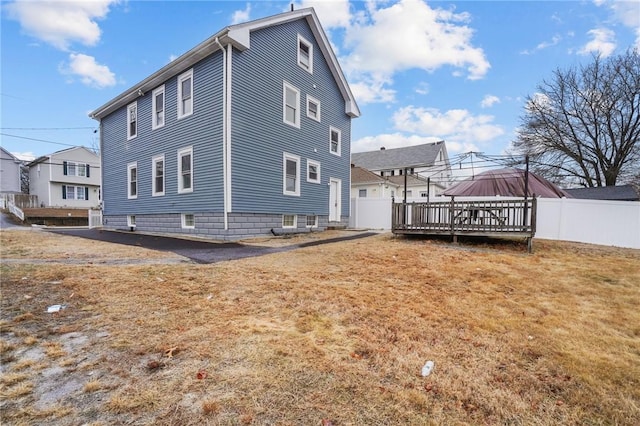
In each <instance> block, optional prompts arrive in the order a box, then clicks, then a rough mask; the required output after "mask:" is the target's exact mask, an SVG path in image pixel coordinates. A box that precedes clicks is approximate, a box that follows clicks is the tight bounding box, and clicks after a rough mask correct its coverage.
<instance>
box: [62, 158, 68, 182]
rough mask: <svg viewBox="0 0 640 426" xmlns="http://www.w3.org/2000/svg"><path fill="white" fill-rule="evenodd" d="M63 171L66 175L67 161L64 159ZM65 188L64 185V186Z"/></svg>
mask: <svg viewBox="0 0 640 426" xmlns="http://www.w3.org/2000/svg"><path fill="white" fill-rule="evenodd" d="M62 173H63V174H64V175H65V176H66V175H67V162H66V161H63V162H62ZM63 188H64V186H63Z"/></svg>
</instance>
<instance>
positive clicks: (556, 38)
mask: <svg viewBox="0 0 640 426" xmlns="http://www.w3.org/2000/svg"><path fill="white" fill-rule="evenodd" d="M561 40H562V36H560V35H557V34H556V35H554V36H553V37H551V40H550V41H543V42H542V43H539V44H538V45H537V46H536V47H535V49H533V50H523V51H522V52H520V54H522V55H531V54H533V53H535V52H537V51H538V50H544V49H546V48H548V47H552V46H555V45H557V44H558V43H560V41H561Z"/></svg>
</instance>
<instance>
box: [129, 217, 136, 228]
mask: <svg viewBox="0 0 640 426" xmlns="http://www.w3.org/2000/svg"><path fill="white" fill-rule="evenodd" d="M127 226H129V227H134V228H135V226H136V217H135V215H132V214H131V215H129V216H127Z"/></svg>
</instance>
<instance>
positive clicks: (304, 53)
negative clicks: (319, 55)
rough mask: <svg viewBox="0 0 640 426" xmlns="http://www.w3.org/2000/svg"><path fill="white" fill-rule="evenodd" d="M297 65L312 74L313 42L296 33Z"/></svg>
mask: <svg viewBox="0 0 640 426" xmlns="http://www.w3.org/2000/svg"><path fill="white" fill-rule="evenodd" d="M298 65H299V66H300V67H302V68H303V69H305V70H307V71H309V72H310V73H312V74H313V44H311V43H309V42H308V41H307V40H305V38H304V37H302V36H301V35H300V34H298Z"/></svg>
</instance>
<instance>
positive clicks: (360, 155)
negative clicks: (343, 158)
mask: <svg viewBox="0 0 640 426" xmlns="http://www.w3.org/2000/svg"><path fill="white" fill-rule="evenodd" d="M443 149H445V150H446V148H445V144H444V141H439V142H434V143H427V144H422V145H414V146H407V147H403V148H391V149H384V148H381V149H379V150H378V151H367V152H354V153H351V162H352V163H353V164H355V165H356V166H359V167H364V168H365V169H368V170H389V169H402V168H404V167H429V166H433V165H435V162H436V160H437V159H438V154H439V153H440V151H441V150H443Z"/></svg>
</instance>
